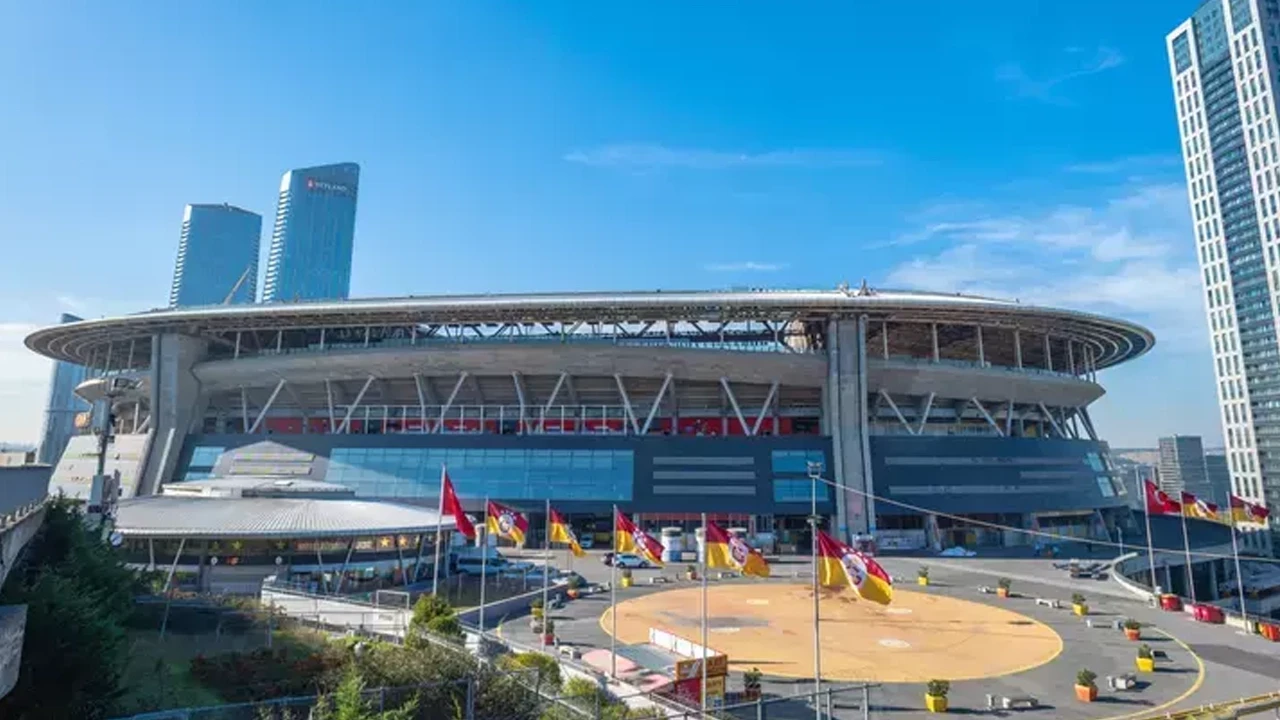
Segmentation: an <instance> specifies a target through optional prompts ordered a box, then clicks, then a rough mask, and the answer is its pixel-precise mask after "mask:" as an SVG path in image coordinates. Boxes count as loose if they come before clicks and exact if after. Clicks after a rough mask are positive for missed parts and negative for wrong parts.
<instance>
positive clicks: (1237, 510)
mask: <svg viewBox="0 0 1280 720" xmlns="http://www.w3.org/2000/svg"><path fill="white" fill-rule="evenodd" d="M1270 516H1271V511H1270V510H1268V509H1267V506H1266V505H1259V504H1257V503H1251V502H1249V501H1248V500H1245V499H1244V498H1242V497H1239V496H1238V495H1232V496H1231V520H1232V521H1233V522H1238V523H1265V522H1266V521H1267V518H1268V517H1270Z"/></svg>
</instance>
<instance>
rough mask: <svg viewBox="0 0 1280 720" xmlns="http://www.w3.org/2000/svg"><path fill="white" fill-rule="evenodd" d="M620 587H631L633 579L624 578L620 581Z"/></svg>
mask: <svg viewBox="0 0 1280 720" xmlns="http://www.w3.org/2000/svg"><path fill="white" fill-rule="evenodd" d="M618 585H619V586H621V587H624V588H629V587H631V578H629V577H624V578H622V579H621V580H620V581H618Z"/></svg>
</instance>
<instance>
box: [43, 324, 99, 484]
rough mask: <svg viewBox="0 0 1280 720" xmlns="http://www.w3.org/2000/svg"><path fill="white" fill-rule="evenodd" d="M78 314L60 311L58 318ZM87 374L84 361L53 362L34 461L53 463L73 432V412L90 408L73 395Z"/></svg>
mask: <svg viewBox="0 0 1280 720" xmlns="http://www.w3.org/2000/svg"><path fill="white" fill-rule="evenodd" d="M80 320H81V318H78V317H76V316H75V315H69V314H67V313H63V314H62V318H61V322H64V323H70V322H80ZM85 377H86V371H85V367H84V366H83V365H73V364H71V363H69V362H63V361H61V360H59V361H56V362H54V364H53V377H52V378H51V379H50V381H49V404H48V405H47V406H46V407H45V411H44V431H43V432H42V433H41V434H40V450H39V452H37V453H36V462H40V463H44V464H46V465H56V464H57V462H58V458H60V457H62V451H63V450H65V449H66V447H67V443H68V442H69V441H70V440H71V436H72V435H75V433H76V415H78V414H79V413H82V412H85V411H87V410H88V409H89V403H87V402H85V401H84V400H81V399H80V397H79V396H78V395H76V393H75V390H76V386H77V385H79V384H80V383H82V382H84V380H85Z"/></svg>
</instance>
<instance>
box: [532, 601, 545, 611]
mask: <svg viewBox="0 0 1280 720" xmlns="http://www.w3.org/2000/svg"><path fill="white" fill-rule="evenodd" d="M529 607H531V608H533V609H534V610H541V609H542V608H543V607H544V606H543V602H542V598H534V599H533V602H531V603H529Z"/></svg>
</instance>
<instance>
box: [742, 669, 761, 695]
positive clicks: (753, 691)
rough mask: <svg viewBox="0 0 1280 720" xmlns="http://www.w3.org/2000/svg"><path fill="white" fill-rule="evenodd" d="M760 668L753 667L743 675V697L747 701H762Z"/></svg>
mask: <svg viewBox="0 0 1280 720" xmlns="http://www.w3.org/2000/svg"><path fill="white" fill-rule="evenodd" d="M762 675H763V673H761V672H760V668H756V667H753V668H751V669H750V670H748V671H746V672H745V673H743V674H742V695H743V697H744V698H746V699H747V700H759V699H760V677H761V676H762Z"/></svg>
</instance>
